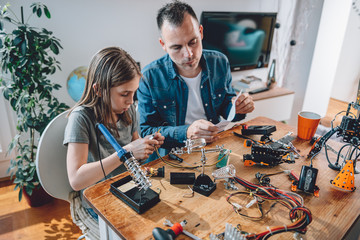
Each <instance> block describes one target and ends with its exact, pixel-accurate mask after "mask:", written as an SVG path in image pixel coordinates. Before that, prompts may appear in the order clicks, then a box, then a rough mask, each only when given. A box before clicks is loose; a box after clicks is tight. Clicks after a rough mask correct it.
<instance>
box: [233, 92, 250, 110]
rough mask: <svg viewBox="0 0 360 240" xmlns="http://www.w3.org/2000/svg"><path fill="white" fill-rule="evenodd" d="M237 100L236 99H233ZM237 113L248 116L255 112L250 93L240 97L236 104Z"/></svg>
mask: <svg viewBox="0 0 360 240" xmlns="http://www.w3.org/2000/svg"><path fill="white" fill-rule="evenodd" d="M232 100H233V101H234V100H235V97H234V98H233V99H232ZM235 108H236V113H241V114H246V113H251V112H252V111H254V109H255V106H254V101H253V99H252V97H251V96H250V95H249V94H248V93H243V94H241V95H240V96H239V98H238V99H237V101H236V103H235Z"/></svg>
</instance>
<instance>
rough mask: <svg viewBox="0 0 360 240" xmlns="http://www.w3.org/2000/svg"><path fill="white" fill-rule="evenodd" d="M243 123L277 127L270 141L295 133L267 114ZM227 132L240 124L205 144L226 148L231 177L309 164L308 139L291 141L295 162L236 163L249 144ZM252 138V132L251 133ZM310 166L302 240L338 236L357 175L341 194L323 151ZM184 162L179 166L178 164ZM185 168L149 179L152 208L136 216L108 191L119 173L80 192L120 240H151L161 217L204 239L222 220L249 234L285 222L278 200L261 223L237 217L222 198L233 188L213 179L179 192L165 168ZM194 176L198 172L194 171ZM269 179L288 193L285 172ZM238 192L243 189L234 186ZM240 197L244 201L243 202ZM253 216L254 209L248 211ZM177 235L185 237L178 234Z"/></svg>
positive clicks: (352, 206)
mask: <svg viewBox="0 0 360 240" xmlns="http://www.w3.org/2000/svg"><path fill="white" fill-rule="evenodd" d="M247 124H249V125H276V128H277V131H276V132H274V133H273V135H272V137H273V138H274V139H280V138H281V137H283V136H284V135H285V134H286V133H288V131H293V132H296V131H295V130H294V129H292V128H291V127H289V126H288V125H286V124H283V123H281V122H277V121H273V120H271V119H268V118H264V117H258V118H255V119H253V120H251V121H249V122H247ZM232 131H235V132H238V133H240V128H239V127H237V128H234V129H232V130H230V131H227V132H223V133H220V139H219V140H218V141H217V142H216V143H214V144H212V145H209V146H207V147H206V148H211V147H213V146H215V145H221V144H224V148H227V149H230V150H231V151H232V154H231V155H230V163H231V164H233V165H234V166H235V167H236V171H237V172H236V175H237V176H238V177H241V178H243V179H245V180H248V181H251V182H253V183H257V181H256V179H255V173H257V172H261V173H274V172H278V171H282V170H294V171H295V172H296V173H297V174H298V175H299V174H300V170H301V166H302V165H309V160H307V159H306V158H305V157H306V155H307V154H308V152H309V150H310V148H311V146H310V143H309V142H308V141H303V140H300V139H295V140H294V141H293V144H294V145H295V146H296V147H297V148H298V149H300V153H301V157H300V158H299V159H297V160H296V163H295V164H287V163H283V164H280V165H278V166H275V167H272V168H267V167H266V168H265V167H258V166H253V167H245V166H244V164H243V161H242V156H243V154H246V153H250V148H245V147H244V146H243V142H244V140H243V139H241V138H238V137H235V136H234V135H233V134H232ZM253 137H254V138H256V137H258V136H253ZM206 156H207V163H208V164H211V163H214V162H215V161H216V160H217V157H218V153H207V154H206ZM182 158H184V161H186V162H188V163H189V164H194V163H195V162H196V163H197V164H199V162H200V154H199V153H192V154H190V155H188V154H184V155H182ZM313 164H314V167H315V168H318V169H319V174H318V177H317V185H318V186H319V188H320V197H319V198H316V197H314V196H313V195H311V194H306V193H302V192H298V193H299V194H300V195H301V196H303V198H304V205H305V206H306V207H307V208H309V209H310V210H311V212H312V217H313V221H312V223H311V224H310V225H309V226H308V231H307V233H306V234H305V235H304V236H305V237H306V239H317V240H319V239H341V238H342V237H343V236H344V235H345V234H346V232H347V231H348V230H349V228H350V227H351V226H352V224H353V223H354V222H355V221H356V219H357V218H358V216H359V215H360V201H359V199H360V189H359V186H360V184H359V182H360V180H359V176H358V175H357V176H355V186H356V187H357V188H358V190H356V191H355V192H344V191H341V190H339V189H337V188H335V187H332V186H331V185H330V180H333V179H334V178H335V177H336V176H337V174H338V173H339V172H337V171H334V170H331V169H330V168H329V167H328V166H327V165H328V164H327V161H326V159H325V154H324V150H322V151H321V153H320V154H319V155H318V156H317V157H316V158H314V160H313ZM163 165H164V163H163V162H161V161H160V160H156V161H153V162H151V163H149V166H150V167H154V168H157V167H160V166H163ZM184 166H185V165H184ZM214 170H216V168H215V166H213V167H207V168H206V174H207V175H209V176H211V173H212V172H213V171H214ZM179 171H187V172H189V171H191V170H182V169H178V168H176V169H175V168H173V167H170V166H168V165H166V166H165V172H166V174H165V178H161V179H160V178H152V184H153V187H152V189H153V190H154V191H158V190H159V189H160V190H161V193H160V199H161V201H160V202H159V203H157V204H156V205H155V206H154V207H152V208H151V209H149V210H148V211H146V212H145V213H143V214H141V215H140V214H137V213H136V212H135V211H134V210H132V209H131V208H130V207H128V206H127V205H126V204H124V203H123V202H122V201H121V200H119V199H118V198H117V197H115V196H114V195H113V194H112V193H110V192H109V188H110V184H111V183H112V182H114V181H116V180H118V179H120V178H122V177H123V175H119V176H116V177H114V178H112V179H108V180H106V181H104V182H101V183H98V184H96V185H94V186H91V187H89V188H87V189H86V190H85V191H84V196H85V199H86V201H87V202H88V203H89V204H90V205H91V206H92V207H93V209H94V210H95V212H96V213H97V214H99V216H100V218H102V219H103V220H104V221H105V222H106V224H108V225H109V226H110V227H111V229H112V230H113V231H114V232H115V233H117V234H118V235H119V236H121V237H124V238H126V239H152V238H153V237H152V230H153V229H154V228H155V227H161V228H164V229H166V228H167V227H165V226H164V225H163V222H164V220H165V219H169V220H170V221H172V222H180V221H182V220H184V219H186V220H187V222H188V224H187V225H186V226H185V227H184V229H185V230H187V231H189V232H191V233H193V234H195V235H196V236H198V237H200V238H203V239H208V238H209V235H210V233H214V234H219V233H221V232H223V231H224V230H225V223H230V224H232V225H233V226H236V225H237V224H241V227H242V230H243V231H246V232H250V233H260V232H263V231H266V229H267V226H269V227H273V226H282V225H284V224H286V225H287V224H289V223H290V220H289V210H288V209H287V208H285V207H283V206H280V204H277V205H276V206H275V207H274V208H273V209H272V210H271V211H270V212H269V214H268V215H267V216H266V217H265V218H264V219H263V220H261V221H257V222H256V221H251V220H248V219H245V218H243V217H241V216H239V215H237V214H236V213H235V212H234V211H233V209H232V207H231V205H230V204H228V203H227V201H226V197H227V196H229V194H230V193H232V192H234V191H233V190H227V189H225V187H224V184H223V182H224V181H222V180H220V181H217V188H216V190H215V191H214V192H213V193H212V194H211V195H210V196H209V197H205V196H203V195H200V194H198V193H195V194H194V197H192V198H185V197H184V195H185V194H188V193H190V190H189V188H188V186H187V185H170V180H169V175H170V172H179ZM195 173H196V176H197V175H198V174H199V172H197V171H195ZM270 179H271V183H272V184H273V185H274V186H276V187H278V188H280V189H282V190H287V191H290V186H291V181H290V180H289V177H288V176H287V175H285V174H281V175H275V176H272V177H270ZM238 186H239V190H244V188H243V187H242V186H240V185H238ZM234 200H235V197H234ZM238 200H239V201H242V202H241V203H242V204H243V205H246V203H247V202H249V201H250V200H251V199H250V198H248V199H246V198H244V197H242V198H241V199H238ZM245 200H246V201H245ZM250 213H252V214H256V213H257V212H256V211H253V212H250ZM292 236H293V232H287V233H281V234H277V235H275V236H274V237H272V238H271V239H291V238H292ZM177 239H188V238H187V237H186V236H185V235H181V236H180V237H178V238H177Z"/></svg>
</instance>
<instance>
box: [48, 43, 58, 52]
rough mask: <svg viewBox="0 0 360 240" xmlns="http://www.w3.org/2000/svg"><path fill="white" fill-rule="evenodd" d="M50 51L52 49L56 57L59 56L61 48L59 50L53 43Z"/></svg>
mask: <svg viewBox="0 0 360 240" xmlns="http://www.w3.org/2000/svg"><path fill="white" fill-rule="evenodd" d="M50 49H51V51H53V53H55V54H56V55H58V54H59V48H58V46H57V45H56V44H54V43H51V45H50Z"/></svg>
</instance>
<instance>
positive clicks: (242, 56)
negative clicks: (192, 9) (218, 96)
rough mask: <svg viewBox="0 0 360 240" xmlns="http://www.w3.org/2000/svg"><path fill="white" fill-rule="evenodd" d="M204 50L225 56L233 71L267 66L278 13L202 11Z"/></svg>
mask: <svg viewBox="0 0 360 240" xmlns="http://www.w3.org/2000/svg"><path fill="white" fill-rule="evenodd" d="M200 23H201V24H202V25H203V27H204V38H203V47H204V49H213V50H218V51H220V52H222V53H224V54H225V55H226V56H227V57H228V59H229V62H230V67H231V70H232V71H239V70H246V69H254V68H261V67H267V66H268V63H269V59H270V51H271V43H272V39H273V34H274V28H275V24H276V13H251V12H247V13H243V12H202V14H201V18H200Z"/></svg>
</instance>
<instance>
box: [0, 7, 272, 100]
mask: <svg viewBox="0 0 360 240" xmlns="http://www.w3.org/2000/svg"><path fill="white" fill-rule="evenodd" d="M0 2H1V5H3V4H4V3H5V2H7V0H6V1H4V0H0ZM41 2H43V3H44V4H45V5H47V6H48V8H49V9H50V12H51V14H52V18H51V19H50V20H47V19H45V18H41V19H40V20H39V19H38V18H37V17H35V16H34V17H33V18H32V19H31V22H30V23H31V24H32V25H36V26H41V27H45V28H47V29H48V30H50V31H53V32H54V35H55V36H56V37H58V38H59V39H60V40H61V43H62V46H63V48H64V49H63V50H62V51H61V53H60V55H59V57H58V60H59V61H60V63H61V68H62V71H59V72H57V73H56V74H55V75H54V76H53V77H52V78H51V79H53V80H54V81H55V82H57V83H59V84H61V85H62V86H63V88H62V89H61V90H60V91H57V92H55V95H56V96H57V97H59V99H60V100H62V101H64V102H66V103H67V104H68V105H70V106H72V105H74V101H73V100H72V99H71V98H70V96H69V95H68V94H67V91H66V80H67V78H68V75H69V74H70V73H71V71H72V70H74V69H75V68H77V67H79V66H87V65H88V64H89V62H90V59H91V57H92V56H93V54H95V53H96V52H97V51H98V50H100V49H101V48H104V47H107V46H113V45H115V46H120V47H122V48H124V49H125V50H126V51H128V52H129V53H130V55H132V57H133V58H134V59H135V60H136V61H139V62H140V63H141V66H142V67H144V66H145V65H146V64H148V63H150V62H151V61H152V60H155V59H156V58H158V57H160V56H162V55H163V54H164V52H163V50H162V48H161V47H160V44H159V42H158V30H157V26H156V14H157V10H158V9H159V8H160V7H161V6H163V5H164V4H165V3H166V2H168V1H165V0H152V1H148V0H132V1H130V0H107V1H96V0H77V1H70V0H65V1H53V0H43V1H41ZM186 2H188V3H189V4H190V5H191V6H192V7H193V8H194V11H195V12H196V14H197V16H198V17H199V18H200V14H201V12H202V11H244V12H251V11H264V12H266V11H268V12H276V11H277V2H278V1H277V0H271V1H269V0H253V1H250V0H227V1H218V0H191V1H186ZM31 3H32V2H30V1H25V0H20V1H11V5H12V8H13V9H14V10H17V11H18V9H19V6H20V5H23V6H24V10H25V11H26V15H28V13H29V10H30V8H28V6H30V4H31Z"/></svg>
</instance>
